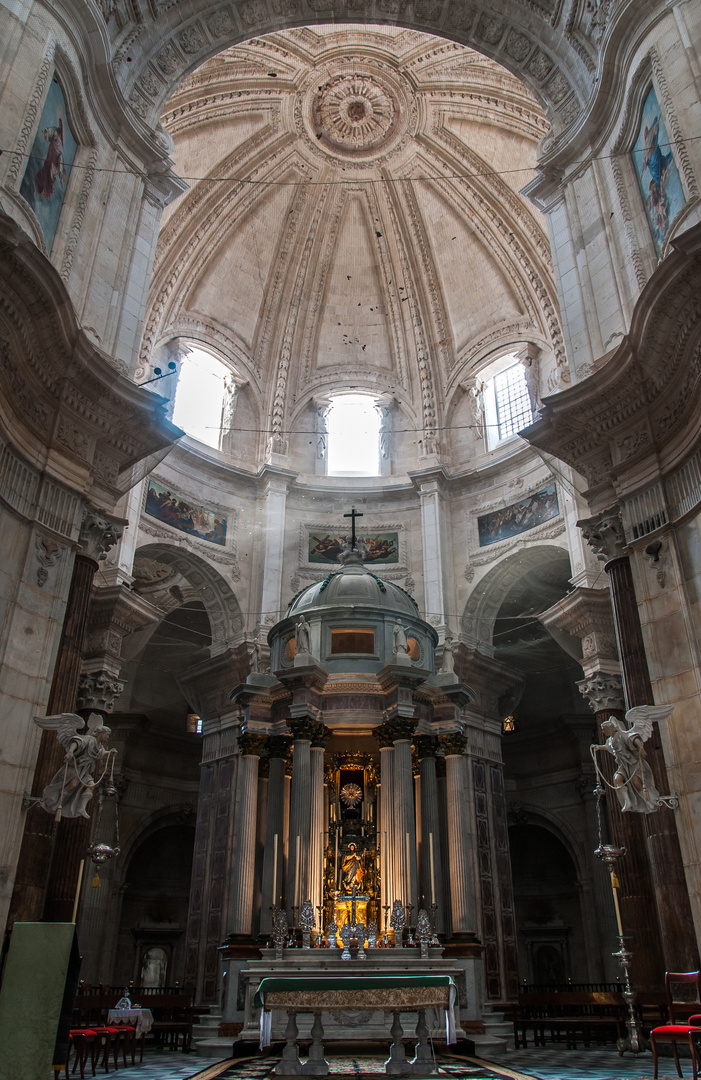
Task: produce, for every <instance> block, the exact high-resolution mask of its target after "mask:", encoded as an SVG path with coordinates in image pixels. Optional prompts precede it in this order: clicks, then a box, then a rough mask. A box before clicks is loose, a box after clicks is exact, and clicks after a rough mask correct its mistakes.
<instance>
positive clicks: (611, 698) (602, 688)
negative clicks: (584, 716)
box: [577, 671, 625, 713]
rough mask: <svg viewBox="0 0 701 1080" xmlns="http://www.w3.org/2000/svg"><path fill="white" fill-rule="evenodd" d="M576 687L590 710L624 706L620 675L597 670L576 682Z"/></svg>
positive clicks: (600, 710)
mask: <svg viewBox="0 0 701 1080" xmlns="http://www.w3.org/2000/svg"><path fill="white" fill-rule="evenodd" d="M577 687H578V688H579V692H580V694H581V695H582V697H583V698H584V700H585V701H586V703H587V705H588V706H589V708H590V709H591V710H592V712H595V713H598V712H603V711H604V710H605V709H607V710H608V709H624V708H625V702H624V698H623V679H622V678H621V676H620V675H615V674H608V673H607V672H604V671H597V672H596V673H595V674H594V675H590V676H589V678H588V679H582V681H581V682H578V683H577Z"/></svg>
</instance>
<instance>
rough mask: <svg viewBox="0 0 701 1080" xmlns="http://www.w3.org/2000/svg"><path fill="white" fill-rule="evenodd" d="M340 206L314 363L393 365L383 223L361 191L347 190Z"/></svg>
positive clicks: (365, 365) (366, 366)
mask: <svg viewBox="0 0 701 1080" xmlns="http://www.w3.org/2000/svg"><path fill="white" fill-rule="evenodd" d="M342 206H343V208H342V210H341V219H340V225H339V229H338V234H337V236H336V241H335V244H334V247H333V253H332V255H331V265H330V269H329V273H328V284H327V287H326V291H325V295H324V298H323V303H322V310H321V314H320V317H319V324H318V325H319V337H318V345H317V350H316V364H317V366H318V367H323V366H327V365H332V364H336V365H337V364H339V362H341V363H343V364H348V365H350V366H352V367H353V369H354V370H356V369H358V368H368V369H372V368H375V367H382V368H391V367H393V366H394V357H393V348H392V340H391V337H390V332H389V328H388V319H389V318H390V311H389V306H388V304H387V296H386V291H385V289H386V282H385V279H384V275H383V270H382V265H381V262H380V255H379V252H378V245H379V242H380V241H381V240H382V239H383V235H382V232H381V230H380V229H379V224H380V222H379V221H377V220H375V221H373V220H371V217H370V212H369V208H368V205H367V201H366V199H365V198H364V195H363V194H362V192H358V191H352V192H349V193H348V194H346V193H345V192H344V193H343V195H342Z"/></svg>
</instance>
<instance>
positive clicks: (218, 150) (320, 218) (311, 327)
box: [142, 26, 564, 464]
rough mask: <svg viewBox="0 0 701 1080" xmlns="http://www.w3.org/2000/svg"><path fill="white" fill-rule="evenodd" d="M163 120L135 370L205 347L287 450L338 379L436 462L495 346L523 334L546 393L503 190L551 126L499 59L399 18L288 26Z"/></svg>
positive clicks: (529, 269) (544, 297)
mask: <svg viewBox="0 0 701 1080" xmlns="http://www.w3.org/2000/svg"><path fill="white" fill-rule="evenodd" d="M163 123H164V125H165V126H166V128H167V130H168V132H169V133H170V134H171V135H172V138H173V141H174V150H173V153H172V157H173V160H174V161H175V164H176V168H177V170H178V171H179V173H180V174H181V175H182V176H183V177H184V178H185V179H186V180H187V182H188V183H189V185H190V190H189V191H188V192H187V193H186V194H185V195H184V196H183V197H182V198H181V199H180V200H178V201H177V202H176V203H175V204H173V205H172V206H170V207H168V208H167V210H166V213H165V215H164V222H163V226H162V229H161V235H160V240H159V246H158V250H157V254H156V265H155V273H154V278H153V286H152V291H151V295H150V301H149V311H148V313H147V321H146V333H145V338H144V352H143V357H142V359H143V367H142V372H145V371H146V370H147V365H148V364H149V363H150V364H151V365H152V364H153V363H154V362H158V361H157V358H158V350H159V347H161V346H163V345H165V344H167V343H168V342H169V341H171V340H172V339H173V338H177V337H184V338H195V339H199V340H201V341H202V342H204V343H206V344H208V345H209V346H213V347H214V348H216V349H217V350H218V351H219V352H220V353H221V354H222V355H223V356H224V357H225V358H226V359H228V360H229V361H230V362H231V363H232V364H233V366H234V367H235V369H236V371H237V373H238V375H239V376H240V379H241V383H242V387H245V390H244V391H242V393H243V396H244V397H245V398H246V402H247V404H246V409H247V414H246V415H247V418H248V419H247V422H248V423H249V425H250V427H251V429H253V430H256V431H261V432H264V431H265V432H269V431H270V429H272V431H273V435H274V436H276V438H275V440H274V446H273V448H274V449H275V450H277V451H278V453H282V454H284V453H291V454H292V456H294V452H295V451H294V438H293V439H292V444H293V445H292V446H290V437H289V436H288V435H287V431H288V429H294V428H295V425H296V426H297V428H300V427H302V428H308V427H309V423H308V418H307V420H306V421H305V413H306V412H308V411H309V410H312V409H313V407H314V405H313V401H314V398H315V397H316V398H317V400H318V397H319V396H321V395H324V394H328V393H329V392H331V391H333V390H339V389H344V388H346V387H348V386H351V385H352V386H357V387H360V388H364V389H368V390H371V391H375V392H377V393H378V394H389V395H391V396H392V398H393V399H394V401H395V402H396V403H397V405H398V407H399V408H400V409H401V410H402V413H403V416H404V417H405V419H406V420H407V421H409V422H410V424H411V425H413V426H415V427H417V428H419V429H421V428H422V429H423V431H424V445H425V446H426V447H427V448H429V449H434V450H437V451H441V452H445V449H446V448H445V446H442V445H441V437H440V431H439V429H440V428H441V427H442V426H445V424H446V417H447V416H448V414H449V413H450V410H451V409H453V408H454V407H455V401H456V400H457V399H458V398H459V396H460V394H461V393H462V394H464V393H465V392H466V388H469V385H470V379H471V378H472V377H474V374H475V373H476V371H478V370H479V369H480V367H481V366H484V365H485V364H486V363H487V362H489V360H490V359H492V358H493V357H494V356H495V355H498V354H499V351H502V352H504V351H506V350H507V349H512V348H517V347H518V346H519V345H520V344H522V343H524V342H527V341H532V342H534V343H536V344H537V345H539V347H540V348H541V349H542V350H543V351H542V361H541V371H542V372H543V373H544V374H543V380H544V387H543V388H544V392H547V391H548V390H553V389H556V388H557V386H558V385H559V381H560V378H561V373H562V371H563V365H564V356H563V354H562V349H561V342H560V328H559V322H558V314H557V306H556V300H555V287H554V281H553V277H552V268H551V265H550V255H549V245H548V241H547V238H546V235H545V232H544V228H543V224H542V221H541V220H540V215H539V214H538V212H537V211H536V210H535V209H534V208H533V207H532V206H530V205H529V204H528V203H527V202H526V201H525V200H524V199H523V198H522V197H521V196H520V195H519V194H518V191H519V188H520V187H522V186H523V185H524V184H525V183H527V182H528V180H529V179H530V178H531V176H532V168H533V166H534V164H535V158H536V149H537V144H538V141H539V139H541V138H542V137H543V135H544V134H545V133H546V132H547V122H546V121H545V118H544V116H543V113H542V111H541V109H540V107H539V106H538V104H537V103H536V102H535V100H534V98H533V97H532V96H531V95H530V93H529V91H527V90H526V89H525V88H524V87H523V86H522V85H521V84H520V83H519V82H518V81H517V80H516V79H515V78H514V77H513V76H511V75H510V74H508V73H507V72H506V71H505V70H504V69H502V68H501V67H499V66H498V65H497V64H495V63H494V62H492V61H490V60H487V59H486V58H484V57H482V56H480V55H479V54H478V53H475V52H473V51H471V50H470V49H468V48H466V47H464V46H461V45H457V44H454V43H448V42H446V41H443V40H439V39H437V38H433V37H429V36H428V35H425V34H420V33H417V32H415V31H410V30H397V29H394V28H381V27H374V28H368V27H366V28H363V27H348V26H344V27H340V28H339V27H332V26H329V27H316V28H315V29H313V30H312V29H308V28H302V29H296V30H289V31H285V32H284V33H279V34H273V35H270V36H268V37H265V38H259V39H255V40H253V41H251V42H249V43H248V44H246V45H243V46H237V47H235V48H231V49H229V50H227V51H226V52H224V53H222V54H221V55H220V56H218V57H216V58H215V59H213V60H210V61H209V62H207V63H206V64H205V65H203V67H202V68H200V69H199V71H198V72H196V73H195V74H194V75H192V76H190V77H189V78H188V79H187V80H186V81H185V82H184V83H183V84H182V86H181V87H180V89H179V90H178V91H177V93H176V94H175V96H174V97H173V98H172V99H171V102H170V103H169V106H168V108H167V111H166V112H165V113H164V116H163ZM154 358H155V359H154ZM239 419H240V418H239ZM253 442H255V440H249V443H250V444H251V445H249V447H248V450H247V453H248V456H249V458H250V459H251V460H250V463H251V464H255V463H258V462H260V461H261V460H262V459H263V456H264V454H265V452H266V450H267V448H268V446H267V443H268V440H267V435H266V436H264V435H262V434H261V435H260V436H258V437H257V442H256V443H255V445H253Z"/></svg>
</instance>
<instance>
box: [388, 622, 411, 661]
mask: <svg viewBox="0 0 701 1080" xmlns="http://www.w3.org/2000/svg"><path fill="white" fill-rule="evenodd" d="M408 629H409V627H408V626H402V624H401V623H400V621H399V619H397V621H396V623H395V624H394V629H393V631H392V640H393V648H394V652H395V653H400V652H409V645H408V643H407V637H406V635H407V630H408Z"/></svg>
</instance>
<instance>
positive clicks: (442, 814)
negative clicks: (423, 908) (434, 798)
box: [435, 757, 453, 934]
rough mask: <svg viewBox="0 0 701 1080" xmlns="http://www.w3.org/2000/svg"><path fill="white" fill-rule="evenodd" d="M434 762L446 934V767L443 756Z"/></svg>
mask: <svg viewBox="0 0 701 1080" xmlns="http://www.w3.org/2000/svg"><path fill="white" fill-rule="evenodd" d="M435 762H436V790H437V793H438V821H439V830H438V833H439V837H440V852H441V877H440V879H439V885H438V890H439V892H440V894H441V897H440V900H439V901H438V903H439V905H440V911H441V913H442V916H443V933H444V934H447V933H448V931H449V929H450V927H451V926H452V925H453V917H452V908H451V904H450V869H449V858H448V857H449V851H448V845H449V840H448V795H447V791H446V786H447V784H446V775H445V774H446V768H445V758H444V757H437V758H436V759H435Z"/></svg>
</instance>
